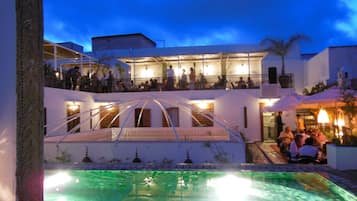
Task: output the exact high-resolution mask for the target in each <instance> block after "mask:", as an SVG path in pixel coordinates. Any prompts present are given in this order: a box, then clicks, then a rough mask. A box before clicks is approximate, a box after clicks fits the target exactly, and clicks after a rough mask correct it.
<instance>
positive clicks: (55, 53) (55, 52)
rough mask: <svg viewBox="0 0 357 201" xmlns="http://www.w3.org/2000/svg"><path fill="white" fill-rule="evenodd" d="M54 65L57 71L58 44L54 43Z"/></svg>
mask: <svg viewBox="0 0 357 201" xmlns="http://www.w3.org/2000/svg"><path fill="white" fill-rule="evenodd" d="M53 65H54V70H56V71H57V45H56V44H54V46H53Z"/></svg>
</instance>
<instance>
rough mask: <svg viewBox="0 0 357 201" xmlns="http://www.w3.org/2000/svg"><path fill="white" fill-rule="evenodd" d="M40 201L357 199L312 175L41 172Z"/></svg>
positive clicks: (197, 172)
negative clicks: (42, 184)
mask: <svg viewBox="0 0 357 201" xmlns="http://www.w3.org/2000/svg"><path fill="white" fill-rule="evenodd" d="M44 189H45V190H44V191H45V193H44V200H45V201H119V200H120V201H144V200H145V201H182V200H185V201H186V200H187V201H237V200H266V201H268V200H274V201H279V200H284V201H285V200H314V201H318V200H321V201H322V200H323V201H325V200H357V198H356V197H355V196H354V195H352V194H351V193H349V192H347V191H345V190H344V189H342V188H340V187H338V186H337V185H335V184H334V183H332V182H330V181H329V180H327V179H325V178H324V177H322V176H320V175H319V174H316V173H288V172H281V173H278V172H241V171H232V172H223V171H133V170H130V171H129V170H118V171H108V170H90V171H88V170H70V171H58V170H56V171H55V170H51V171H46V174H45V184H44Z"/></svg>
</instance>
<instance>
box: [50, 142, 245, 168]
mask: <svg viewBox="0 0 357 201" xmlns="http://www.w3.org/2000/svg"><path fill="white" fill-rule="evenodd" d="M87 148H88V156H89V157H90V158H91V159H92V161H93V162H96V163H107V162H109V161H112V160H119V161H120V162H122V163H130V162H132V160H133V159H134V158H135V152H136V150H137V152H138V156H139V158H140V159H141V161H142V162H144V163H149V162H155V163H182V162H183V161H185V159H186V153H187V151H188V152H189V155H190V159H191V160H192V161H193V163H207V162H210V163H217V162H229V163H245V162H246V161H245V144H244V143H238V142H62V143H60V144H59V145H58V146H56V143H53V142H46V143H45V146H44V157H45V160H46V161H47V162H60V160H57V159H56V157H58V156H61V155H62V156H63V154H62V153H64V155H68V156H70V161H69V162H71V163H76V162H78V163H79V162H81V161H82V159H83V158H84V156H85V152H86V149H87Z"/></svg>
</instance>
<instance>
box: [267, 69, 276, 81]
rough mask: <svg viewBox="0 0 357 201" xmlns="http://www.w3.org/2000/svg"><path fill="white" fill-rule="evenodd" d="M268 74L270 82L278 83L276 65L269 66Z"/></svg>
mask: <svg viewBox="0 0 357 201" xmlns="http://www.w3.org/2000/svg"><path fill="white" fill-rule="evenodd" d="M268 76H269V84H276V83H278V79H277V77H278V75H277V72H276V67H269V68H268Z"/></svg>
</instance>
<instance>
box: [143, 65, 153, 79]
mask: <svg viewBox="0 0 357 201" xmlns="http://www.w3.org/2000/svg"><path fill="white" fill-rule="evenodd" d="M141 77H143V78H152V77H154V72H153V70H152V69H150V68H148V67H145V69H142V70H141Z"/></svg>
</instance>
